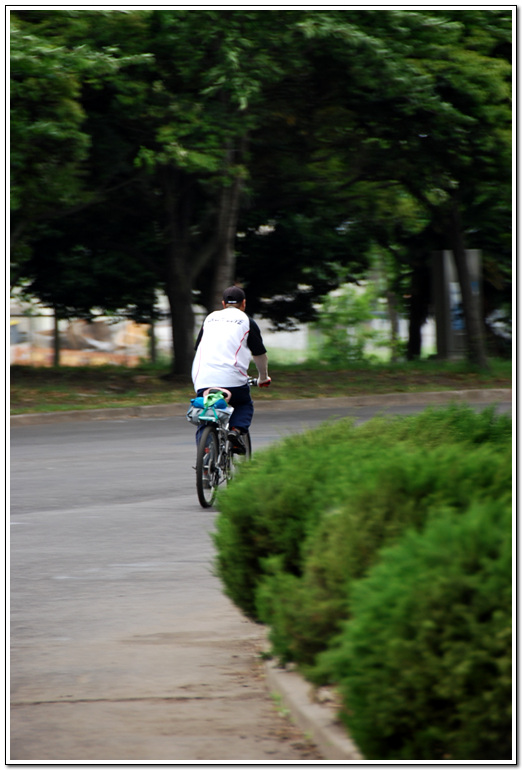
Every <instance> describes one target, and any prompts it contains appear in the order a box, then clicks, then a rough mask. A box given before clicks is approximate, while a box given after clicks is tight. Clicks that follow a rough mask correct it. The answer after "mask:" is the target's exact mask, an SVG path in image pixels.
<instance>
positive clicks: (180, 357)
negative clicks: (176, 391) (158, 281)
mask: <svg viewBox="0 0 522 770" xmlns="http://www.w3.org/2000/svg"><path fill="white" fill-rule="evenodd" d="M168 299H169V305H170V318H171V326H172V347H173V362H172V373H173V374H180V375H186V376H189V375H190V372H191V369H192V360H193V358H194V311H193V309H192V290H191V289H189V290H187V287H186V286H183V285H182V284H181V283H180V282H173V283H172V284H171V285H170V286H169V289H168Z"/></svg>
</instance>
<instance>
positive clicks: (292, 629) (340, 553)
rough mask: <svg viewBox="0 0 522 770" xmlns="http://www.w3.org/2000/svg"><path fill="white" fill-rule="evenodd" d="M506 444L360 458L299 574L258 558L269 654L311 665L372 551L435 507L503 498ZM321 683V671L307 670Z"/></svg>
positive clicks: (417, 524)
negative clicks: (352, 480)
mask: <svg viewBox="0 0 522 770" xmlns="http://www.w3.org/2000/svg"><path fill="white" fill-rule="evenodd" d="M510 475H511V464H510V449H509V448H504V449H502V450H501V449H499V448H498V447H495V446H491V445H488V444H484V445H482V446H475V447H474V448H471V447H468V448H465V447H464V446H463V445H462V444H456V445H447V446H440V447H435V448H433V449H431V450H430V449H426V450H423V451H421V452H419V450H418V449H415V448H413V447H412V446H411V445H409V444H404V445H401V444H400V443H398V444H397V446H396V447H395V449H394V451H393V453H388V452H385V453H380V454H379V455H378V457H376V458H372V459H371V460H365V461H361V462H360V465H359V469H358V478H357V483H356V485H354V486H351V487H347V488H346V489H347V491H346V497H345V499H344V500H342V501H340V502H339V503H338V504H337V506H335V507H334V508H332V509H330V510H329V511H327V512H325V514H324V515H323V517H322V518H321V519H320V520H319V521H318V522H317V524H316V526H315V528H314V530H313V532H311V533H310V534H309V536H308V538H307V539H306V541H305V542H304V543H303V547H302V559H301V563H300V573H299V575H291V574H288V570H287V569H286V568H285V565H284V560H283V559H282V558H281V557H277V556H275V557H274V556H273V557H272V558H271V559H267V560H266V561H264V562H263V563H262V566H263V568H264V572H263V575H262V576H260V578H259V580H258V583H257V587H256V594H255V597H256V608H257V617H258V618H259V619H260V620H261V621H262V622H264V623H266V624H267V625H268V626H270V640H271V642H272V645H273V651H274V654H276V655H277V656H278V657H279V658H280V659H281V660H282V661H283V662H288V661H295V662H297V663H299V664H301V665H305V666H312V667H313V666H314V664H315V658H316V655H317V654H318V653H319V652H321V650H323V649H325V648H326V646H327V645H328V644H329V641H330V639H331V637H332V636H333V635H334V634H335V633H336V632H337V631H338V629H339V626H340V623H341V622H342V620H343V619H344V618H346V617H348V600H349V596H350V586H351V583H352V582H353V581H354V580H357V579H358V578H361V577H363V576H364V575H365V574H366V572H367V571H368V569H369V568H370V567H371V566H372V565H373V564H374V563H375V561H376V560H377V559H378V558H379V553H380V549H381V548H382V547H383V546H384V545H386V544H389V543H393V542H396V541H397V540H398V539H399V538H400V537H401V536H402V534H403V533H404V531H405V530H407V529H409V528H415V529H417V530H420V529H422V527H423V526H424V525H425V524H426V522H427V521H428V519H429V517H430V516H436V515H437V513H436V512H437V510H438V509H440V507H441V506H446V507H451V508H452V509H453V510H454V511H455V512H463V511H466V510H467V508H468V507H469V505H470V503H471V502H472V501H473V500H487V499H490V500H502V499H504V500H506V499H509V497H510V490H511V481H510ZM307 674H308V676H309V677H310V678H313V679H314V680H316V681H318V682H322V681H323V679H324V677H323V672H322V670H321V669H320V668H318V669H317V670H316V671H313V670H309V671H307Z"/></svg>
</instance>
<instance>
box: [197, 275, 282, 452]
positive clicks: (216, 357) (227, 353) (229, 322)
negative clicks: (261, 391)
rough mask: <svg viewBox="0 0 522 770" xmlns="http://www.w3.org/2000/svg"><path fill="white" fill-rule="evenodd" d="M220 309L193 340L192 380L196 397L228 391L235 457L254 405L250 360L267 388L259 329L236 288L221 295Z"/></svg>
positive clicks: (243, 446) (267, 381) (267, 378)
mask: <svg viewBox="0 0 522 770" xmlns="http://www.w3.org/2000/svg"><path fill="white" fill-rule="evenodd" d="M222 305H223V309H222V310H215V311H214V312H213V313H210V315H208V316H207V317H206V318H205V320H204V322H203V325H202V327H201V329H200V332H199V335H198V338H197V340H196V355H195V357H194V362H193V364H192V381H193V383H194V389H195V391H196V395H197V396H201V395H203V392H204V391H205V390H206V389H207V388H226V389H227V390H229V391H230V393H231V394H232V395H231V398H230V401H229V403H230V406H233V407H234V412H233V414H232V417H231V425H230V430H229V436H228V437H229V440H230V442H231V444H232V446H233V447H234V449H235V451H236V453H237V454H245V452H246V448H245V444H244V441H243V439H242V436H243V435H244V434H245V433H247V432H248V429H249V428H250V424H251V422H252V417H253V415H254V403H253V401H252V398H251V395H250V387H249V385H248V367H249V364H250V360H251V358H253V359H254V363H255V365H256V368H257V371H258V373H259V378H258V385H259V387H268V385H269V384H270V382H271V380H270V377H269V376H268V356H267V353H266V348H265V346H264V343H263V339H262V337H261V331H260V329H259V326H258V325H257V323H256V322H255V321H254V319H253V318H250V317H249V316H247V314H246V312H245V308H246V297H245V293H244V291H243V289H240V288H239V286H229V287H228V289H225V291H224V292H223V301H222Z"/></svg>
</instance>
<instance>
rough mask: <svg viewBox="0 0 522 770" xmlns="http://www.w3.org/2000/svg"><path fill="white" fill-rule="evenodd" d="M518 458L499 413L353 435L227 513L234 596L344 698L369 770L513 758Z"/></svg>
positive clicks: (272, 457)
mask: <svg viewBox="0 0 522 770" xmlns="http://www.w3.org/2000/svg"><path fill="white" fill-rule="evenodd" d="M511 448H512V436H511V419H510V418H509V417H507V416H499V415H497V414H495V412H494V410H493V409H485V410H483V411H481V412H478V413H477V412H475V411H474V410H472V409H471V408H469V407H466V406H457V405H454V406H451V407H447V408H442V409H428V410H425V411H424V412H422V413H421V414H419V415H417V416H415V417H409V418H402V419H397V418H395V419H388V418H375V419H373V420H371V421H369V422H367V423H364V424H363V425H361V426H359V427H354V425H353V424H352V423H351V422H350V421H347V420H339V421H338V422H335V423H331V424H325V425H324V426H322V427H321V428H319V429H317V430H313V431H308V432H306V433H304V434H302V435H301V436H292V437H290V438H287V439H285V440H283V441H282V442H280V443H279V444H278V445H276V446H275V447H273V448H271V449H269V450H267V451H265V452H263V453H259V454H257V455H255V456H254V460H253V461H252V463H251V464H250V465H249V466H245V467H244V468H242V473H241V474H240V476H239V478H238V479H237V480H236V481H235V483H234V485H231V486H230V487H229V488H228V489H227V490H226V491H225V492H224V493H223V494H222V495H221V497H220V498H219V508H220V513H219V515H218V517H217V521H216V532H215V534H214V539H215V543H216V546H217V552H218V553H217V561H216V569H217V573H218V575H219V576H220V577H221V579H222V581H223V584H224V587H225V591H226V593H227V594H228V595H229V596H230V597H231V598H232V599H233V601H235V602H236V604H237V605H238V606H239V607H240V608H241V609H243V610H244V611H245V612H246V613H247V614H249V615H250V616H251V617H253V618H254V619H256V620H260V621H262V622H263V623H265V624H267V625H268V626H269V629H270V630H269V635H270V641H271V644H272V652H273V653H274V654H275V655H276V656H277V657H278V658H279V659H280V660H281V661H282V662H283V663H287V662H290V661H294V662H297V664H298V665H299V666H300V668H301V670H302V671H304V673H305V674H306V675H307V676H308V678H309V679H311V680H312V681H314V682H316V683H326V682H328V683H331V684H336V685H338V686H339V687H340V689H341V693H342V697H343V712H342V716H343V719H344V720H345V722H346V724H347V725H348V727H349V728H350V731H351V734H352V736H353V737H354V739H355V740H356V742H357V743H358V744H359V747H360V748H361V750H362V751H363V753H364V755H365V757H366V758H368V759H381V760H382V759H387V760H388V759H389V760H451V759H454V760H486V759H491V760H494V759H497V760H500V759H504V758H507V757H508V756H509V752H510V740H511V731H510V726H509V716H510V715H509V705H510V686H511V679H510V665H511V664H510V645H511V641H510V624H509V621H510V613H511V595H510V588H511V544H510V532H511V518H510V517H511Z"/></svg>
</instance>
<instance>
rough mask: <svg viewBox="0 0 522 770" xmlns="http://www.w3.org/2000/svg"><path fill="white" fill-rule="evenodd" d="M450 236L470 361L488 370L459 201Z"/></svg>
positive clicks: (453, 207) (453, 208)
mask: <svg viewBox="0 0 522 770" xmlns="http://www.w3.org/2000/svg"><path fill="white" fill-rule="evenodd" d="M449 235H450V244H451V249H452V251H453V257H454V259H455V267H456V270H457V276H458V279H459V284H460V293H461V297H462V310H463V313H464V321H465V324H466V339H467V352H468V360H469V361H470V363H472V364H474V365H476V366H478V367H480V368H481V369H484V370H488V369H489V364H488V361H487V357H486V346H485V340H484V333H483V326H482V319H481V317H480V309H479V306H478V303H477V302H475V300H474V297H473V293H472V288H471V279H470V274H469V270H468V262H467V258H466V247H465V243H464V233H463V230H462V224H461V220H460V211H459V206H458V201H457V200H453V202H452V205H451V210H450V233H449Z"/></svg>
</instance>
